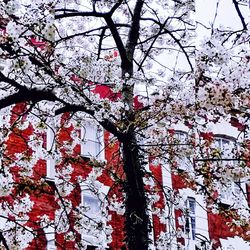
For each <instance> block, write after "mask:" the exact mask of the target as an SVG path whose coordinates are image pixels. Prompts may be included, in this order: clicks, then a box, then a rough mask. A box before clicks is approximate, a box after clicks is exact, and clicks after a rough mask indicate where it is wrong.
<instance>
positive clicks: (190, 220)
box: [185, 197, 196, 240]
mask: <svg viewBox="0 0 250 250" xmlns="http://www.w3.org/2000/svg"><path fill="white" fill-rule="evenodd" d="M195 206H196V203H195V199H194V198H193V197H189V198H188V199H187V200H186V208H187V215H186V223H185V232H186V234H187V235H188V236H189V239H192V240H195V230H196V224H195Z"/></svg>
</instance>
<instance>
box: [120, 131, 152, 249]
mask: <svg viewBox="0 0 250 250" xmlns="http://www.w3.org/2000/svg"><path fill="white" fill-rule="evenodd" d="M131 134H132V135H131ZM122 150H123V164H124V172H125V174H126V183H125V187H124V190H125V193H126V200H125V206H126V214H125V216H126V220H125V231H126V243H127V246H128V249H129V250H144V249H148V243H149V242H148V240H149V239H148V231H149V217H148V213H147V198H146V195H145V189H144V184H143V175H144V171H143V169H142V164H141V163H140V157H139V150H138V146H137V143H136V139H135V136H134V134H133V132H132V133H130V135H129V136H128V137H127V138H126V139H125V140H124V141H123V148H122Z"/></svg>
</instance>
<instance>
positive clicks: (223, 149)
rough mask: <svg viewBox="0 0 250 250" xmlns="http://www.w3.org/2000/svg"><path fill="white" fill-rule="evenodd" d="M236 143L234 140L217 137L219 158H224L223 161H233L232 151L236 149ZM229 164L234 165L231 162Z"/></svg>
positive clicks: (216, 146)
mask: <svg viewBox="0 0 250 250" xmlns="http://www.w3.org/2000/svg"><path fill="white" fill-rule="evenodd" d="M234 144H235V141H234V139H232V138H226V137H216V138H215V142H214V146H215V148H216V150H217V151H218V152H217V153H218V156H219V158H222V160H223V159H224V160H226V159H231V158H232V156H233V154H232V150H233V147H234ZM227 162H228V163H230V164H231V163H233V162H230V161H227Z"/></svg>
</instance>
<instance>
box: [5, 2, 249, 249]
mask: <svg viewBox="0 0 250 250" xmlns="http://www.w3.org/2000/svg"><path fill="white" fill-rule="evenodd" d="M233 6H234V9H235V12H236V13H237V15H238V18H239V20H240V23H241V25H242V27H241V28H240V29H234V28H232V27H223V26H218V25H217V22H216V21H217V20H216V18H215V19H214V22H213V23H212V24H210V25H209V26H206V25H205V24H202V23H199V24H198V25H199V27H203V29H206V30H208V31H209V35H205V36H204V37H203V38H202V39H201V40H199V41H198V42H197V43H195V42H196V41H197V39H196V23H195V20H194V18H195V13H194V11H195V3H194V1H190V0H180V1H175V0H172V1H170V0H169V1H168V0H165V1H153V0H136V1H130V0H127V1H124V0H108V1H107V0H105V1H104V0H99V1H97V0H88V1H80V0H67V1H65V0H59V1H49V0H40V1H28V0H26V1H15V0H5V1H2V2H1V3H0V17H1V23H0V25H1V29H2V30H1V32H2V36H1V40H0V54H1V60H2V61H1V62H2V66H1V72H0V81H1V86H0V90H1V91H0V93H1V97H0V108H1V109H2V110H3V111H4V113H7V112H8V110H10V107H13V106H11V105H15V104H20V103H25V107H24V108H22V109H21V110H17V111H16V113H14V116H15V118H12V119H14V122H13V120H12V121H11V118H8V116H4V119H5V120H3V124H1V125H2V127H1V128H2V131H1V137H2V138H3V140H4V138H5V137H6V136H8V135H9V133H10V132H9V131H11V132H16V133H19V132H18V131H19V129H25V128H27V127H28V126H29V122H30V123H31V124H36V128H35V129H34V131H33V135H26V134H23V135H22V137H24V138H25V139H26V141H27V143H28V144H29V146H30V147H31V148H32V152H36V153H37V155H39V154H42V153H41V152H40V151H39V150H38V149H37V148H41V144H42V135H41V134H42V133H41V131H40V130H41V129H42V126H46V127H51V126H52V125H51V123H50V120H51V119H53V118H54V117H57V119H56V120H58V121H60V123H59V124H56V125H55V126H56V127H57V130H59V131H61V132H60V133H63V128H62V127H60V126H62V123H63V124H64V126H68V127H70V126H71V125H72V124H73V126H74V127H77V126H78V128H79V129H80V128H81V127H84V124H85V122H86V119H89V118H91V119H93V120H94V121H95V122H96V124H98V126H100V127H101V128H103V129H105V131H107V132H108V133H110V138H109V139H110V141H111V142H112V140H113V141H114V142H115V143H118V144H119V147H120V151H119V150H118V151H119V152H118V151H117V154H118V153H119V154H120V155H119V157H120V158H119V159H120V161H121V166H122V171H123V173H124V175H121V176H119V175H117V173H116V172H115V171H113V172H112V173H110V174H112V175H113V178H117V180H118V179H119V183H120V187H121V189H122V192H123V193H124V194H125V195H124V199H122V202H123V203H124V204H122V205H124V207H125V218H126V219H125V234H126V236H125V241H126V246H127V248H128V249H149V245H150V224H151V219H150V218H149V212H148V207H149V205H150V203H152V200H153V199H156V197H155V196H156V195H154V194H153V191H152V192H151V193H150V192H148V187H147V186H148V185H147V184H148V183H150V181H151V182H153V183H154V184H152V185H151V186H152V187H151V188H152V190H154V188H153V186H157V185H160V184H159V183H158V181H159V180H157V179H156V178H155V177H154V176H153V175H151V173H150V171H149V170H148V169H147V168H146V165H147V162H148V160H149V158H150V161H152V162H153V164H161V165H162V166H164V165H166V164H168V165H169V166H170V169H171V171H173V172H175V173H179V170H178V168H177V165H178V161H179V159H180V158H181V157H188V159H189V161H190V164H191V165H192V169H188V170H185V171H184V173H182V175H183V178H184V179H185V180H186V182H187V183H188V185H189V186H190V187H192V188H194V189H196V191H197V192H201V193H203V194H204V195H205V196H206V198H207V199H208V201H210V202H211V207H213V206H215V205H214V204H216V203H219V200H218V198H217V197H216V195H214V194H215V193H216V191H217V190H218V188H222V187H224V186H225V185H227V183H228V182H232V181H234V180H235V179H237V178H238V177H239V176H240V177H242V178H245V177H246V176H247V175H249V131H248V129H249V127H248V123H249V113H248V109H249V100H250V99H249V72H250V70H249V65H250V64H249V60H250V55H249V37H250V36H249V31H248V26H249V24H248V20H247V18H246V17H245V16H244V11H243V10H244V9H245V8H247V3H246V1H243V0H242V1H233ZM215 16H216V15H215ZM206 34H207V33H206ZM100 86H105V87H108V92H107V93H106V94H103V93H100V92H98V88H99V87H100ZM65 114H69V115H68V117H70V120H71V122H69V120H67V119H66V118H65V117H66V116H67V115H65ZM23 117H25V118H23ZM222 120H225V121H228V122H229V123H231V125H232V126H234V127H236V128H237V129H238V131H239V138H240V140H241V143H235V144H233V145H230V146H229V148H227V150H225V152H230V157H231V158H232V159H231V158H230V159H231V160H232V161H231V162H237V164H236V165H235V164H234V163H233V164H232V165H230V164H228V162H229V160H228V159H229V158H228V156H225V155H223V154H224V153H223V154H222V152H219V151H218V150H217V149H216V145H215V142H216V140H215V137H214V135H213V134H212V133H210V132H209V128H210V127H211V124H216V123H219V122H221V121H222ZM27 121H29V122H27ZM180 123H181V124H185V126H186V128H187V129H188V138H187V140H186V141H185V142H184V143H183V142H182V141H181V139H180V138H179V137H178V136H177V133H176V132H175V130H174V128H175V126H176V124H180ZM44 124H45V125H44ZM60 129H61V130H60ZM39 131H40V132H39ZM197 135H199V136H198V137H197ZM71 136H72V138H74V140H75V143H77V140H79V136H77V135H73V134H71ZM57 139H58V137H56V138H55V141H56V140H57ZM35 141H36V143H37V144H36V143H35ZM78 142H79V141H78ZM59 144H60V143H59V142H58V145H57V147H58V152H56V153H55V155H56V156H55V158H56V161H57V164H58V165H61V166H62V165H63V164H65V162H64V163H63V162H62V161H61V160H60V159H61V158H60V157H61V156H62V154H63V153H62V152H64V153H65V151H69V152H71V151H72V149H73V147H74V145H75V144H74V143H72V144H71V145H70V144H68V145H67V144H66V143H65V144H61V145H59ZM2 147H3V148H4V143H3V144H2ZM60 147H61V149H62V150H60ZM5 150H6V149H5ZM49 151H50V150H49ZM3 152H5V151H4V150H3ZM27 158H28V160H27ZM72 158H75V160H79V161H80V160H81V159H78V158H77V157H76V156H74V155H72ZM14 160H15V161H16V162H19V163H20V162H21V163H22V164H21V165H22V166H23V168H24V169H26V170H25V171H24V172H23V174H22V175H21V177H22V178H21V180H24V179H25V176H29V175H27V172H28V170H27V169H28V166H30V165H34V164H35V162H32V159H30V155H29V153H28V152H27V155H26V158H25V159H24V158H23V156H22V155H21V154H15V156H14ZM218 162H219V163H218ZM4 163H5V164H3V174H2V176H1V178H2V179H3V180H2V182H3V183H6V189H3V191H2V194H1V196H3V197H4V196H7V195H9V193H10V192H11V190H12V189H11V187H10V186H8V185H9V183H12V184H11V185H14V184H15V182H16V181H19V180H14V181H13V180H12V178H13V177H12V175H11V172H10V173H8V171H7V170H8V167H7V161H4ZM229 163H230V162H229ZM91 164H92V165H93V166H94V167H96V169H102V171H104V170H105V168H106V165H105V164H108V163H105V162H101V161H99V160H98V159H92V161H91ZM65 166H67V165H66V164H65ZM59 172H60V173H58V175H60V176H62V178H58V180H59V181H58V187H55V190H54V192H56V193H57V195H58V197H59V202H58V203H60V204H59V207H60V209H61V210H60V209H59V210H60V211H61V212H60V211H59V210H58V211H59V212H58V217H60V219H61V221H67V216H68V215H67V211H68V210H69V209H70V205H69V204H68V203H67V199H65V200H64V199H63V197H64V195H65V193H67V195H69V194H70V193H71V192H73V188H72V186H71V185H70V178H71V177H70V176H71V174H72V172H73V170H71V168H70V166H68V167H65V168H61V169H60V171H59ZM118 177H119V178H118ZM91 178H92V179H91ZM91 178H90V179H91V180H93V179H94V181H93V182H92V184H93V185H92V187H93V188H94V189H96V190H98V186H95V184H96V182H95V181H96V180H97V178H98V171H97V170H96V171H93V172H92V175H91ZM25 180H26V179H25ZM26 181H27V180H26ZM80 181H81V180H80ZM13 183H14V184H13ZM22 183H23V182H22ZM156 183H157V184H156ZM28 184H29V186H32V185H33V188H34V189H39V190H41V185H38V184H37V183H28ZM64 185H65V186H67V188H65V189H64V188H62V187H64ZM55 186H56V185H55ZM149 186H150V185H149ZM23 187H24V186H22V188H23ZM161 188H162V190H163V191H162V192H163V193H164V195H165V197H164V200H165V202H166V203H167V204H169V206H172V205H176V206H181V205H180V204H181V202H180V201H179V203H178V202H177V198H178V197H177V196H176V195H175V193H174V192H172V190H170V189H169V192H166V191H164V190H166V187H162V185H161ZM164 188H165V189H164ZM19 189H20V185H19ZM47 189H48V190H47ZM21 190H22V192H25V189H21ZM26 191H27V190H26ZM42 191H46V192H51V190H50V188H49V187H46V188H44V189H42ZM63 193H64V195H63ZM243 195H246V194H243ZM65 196H66V195H65ZM25 199H26V200H25ZM115 202H116V201H115V200H114V201H113V206H114V204H115ZM120 202H121V201H120ZM16 203H17V204H16V206H15V209H16V210H17V211H19V215H18V216H17V215H16V214H17V212H15V211H14V210H13V211H12V213H13V216H14V215H15V216H17V217H18V218H19V219H20V218H22V217H20V211H23V213H22V216H23V217H25V216H26V215H25V212H28V211H30V210H31V209H32V206H33V204H32V202H28V194H27V197H26V196H23V197H22V199H20V200H19V201H16ZM22 204H26V205H25V207H24V208H22V207H21V206H22ZM178 204H179V205H178ZM122 205H120V206H122ZM111 206H112V202H111ZM166 207H167V208H166V209H170V208H169V207H168V206H166ZM67 209H68V210H67ZM213 209H216V208H215V207H213ZM237 209H241V207H237ZM6 211H7V210H6ZM63 211H66V212H63ZM6 216H7V215H6ZM247 216H248V215H247V212H246V211H245V209H243V208H242V213H241V214H240V215H235V223H236V222H237V223H238V224H239V225H240V226H245V227H247V223H248V222H247V220H248V219H247V218H248V217H247ZM23 220H25V218H23ZM41 221H42V222H43V223H45V224H46V223H47V224H48V223H49V222H48V221H49V218H48V217H46V216H45V217H43V218H41ZM84 223H85V221H84V218H79V221H78V228H79V232H81V227H83V225H84ZM45 224H44V225H45ZM47 224H46V225H47ZM238 224H237V225H238ZM20 225H21V222H20ZM60 225H61V226H60V227H59V226H58V228H59V229H58V230H61V231H63V230H65V229H64V227H71V226H72V225H66V224H65V225H64V224H63V222H62V224H60ZM11 226H12V225H9V227H11ZM44 227H46V226H44ZM46 228H47V227H46ZM20 230H22V228H21V229H20ZM72 231H73V230H72ZM26 232H27V234H29V236H27V237H26V238H28V237H31V238H32V231H31V230H30V231H29V230H26ZM98 233H99V231H97V234H98ZM107 234H108V233H107ZM68 238H69V239H71V240H72V238H73V239H74V241H75V242H76V245H77V244H78V246H77V247H78V248H80V249H81V247H83V246H82V245H81V244H80V242H77V240H78V238H77V235H74V234H73V235H69V236H68ZM0 239H1V240H2V243H3V245H4V246H5V247H6V246H8V242H7V241H6V240H5V238H4V236H2V235H0ZM9 239H11V238H9ZM161 244H162V249H166V245H164V244H167V242H163V243H161ZM164 247H165V248H164ZM6 248H7V247H6ZM158 248H159V249H161V248H160V243H159V247H158Z"/></svg>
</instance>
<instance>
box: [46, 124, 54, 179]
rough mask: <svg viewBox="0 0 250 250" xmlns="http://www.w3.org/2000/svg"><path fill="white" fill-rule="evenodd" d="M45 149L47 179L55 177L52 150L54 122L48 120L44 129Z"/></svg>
mask: <svg viewBox="0 0 250 250" xmlns="http://www.w3.org/2000/svg"><path fill="white" fill-rule="evenodd" d="M46 149H47V153H48V156H47V162H46V177H47V178H48V179H49V180H54V179H55V159H54V156H53V155H54V150H55V131H54V122H53V121H52V122H50V123H49V125H48V126H47V131H46Z"/></svg>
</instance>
